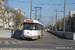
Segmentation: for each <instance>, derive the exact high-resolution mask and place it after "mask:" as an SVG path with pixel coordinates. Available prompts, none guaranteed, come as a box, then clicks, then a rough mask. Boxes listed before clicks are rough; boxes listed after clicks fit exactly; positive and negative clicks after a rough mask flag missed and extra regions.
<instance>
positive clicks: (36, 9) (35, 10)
mask: <svg viewBox="0 0 75 50" xmlns="http://www.w3.org/2000/svg"><path fill="white" fill-rule="evenodd" d="M35 20H37V9H36V8H35Z"/></svg>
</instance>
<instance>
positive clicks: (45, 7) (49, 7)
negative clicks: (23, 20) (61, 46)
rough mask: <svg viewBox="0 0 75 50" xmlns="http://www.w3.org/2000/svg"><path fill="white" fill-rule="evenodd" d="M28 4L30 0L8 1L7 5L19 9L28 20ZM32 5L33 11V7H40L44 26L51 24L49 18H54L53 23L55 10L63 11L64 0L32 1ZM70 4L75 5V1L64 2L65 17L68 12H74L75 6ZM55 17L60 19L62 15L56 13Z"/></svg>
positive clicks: (61, 13) (67, 0)
mask: <svg viewBox="0 0 75 50" xmlns="http://www.w3.org/2000/svg"><path fill="white" fill-rule="evenodd" d="M30 2H31V0H9V2H8V4H9V6H11V7H13V8H20V9H21V10H22V11H23V12H25V16H26V17H28V18H30ZM32 3H33V4H32V9H33V10H34V7H42V21H43V22H44V26H46V25H49V24H51V22H50V21H51V16H54V17H53V20H54V21H53V23H54V22H55V15H56V12H55V10H58V11H63V10H64V4H63V3H64V0H33V1H32ZM36 3H38V4H36ZM41 3H43V4H41ZM71 3H75V0H66V17H67V16H68V15H69V11H75V4H71ZM54 4H56V5H54ZM57 4H62V5H61V6H60V5H57ZM57 15H58V16H57V17H58V18H59V19H62V18H63V16H64V13H63V12H58V14H57ZM48 16H50V17H48ZM32 18H34V11H33V12H32Z"/></svg>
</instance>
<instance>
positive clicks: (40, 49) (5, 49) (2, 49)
mask: <svg viewBox="0 0 75 50" xmlns="http://www.w3.org/2000/svg"><path fill="white" fill-rule="evenodd" d="M0 50H56V49H42V48H0Z"/></svg>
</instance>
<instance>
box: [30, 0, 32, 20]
mask: <svg viewBox="0 0 75 50" xmlns="http://www.w3.org/2000/svg"><path fill="white" fill-rule="evenodd" d="M31 18H32V0H31V8H30V19H31Z"/></svg>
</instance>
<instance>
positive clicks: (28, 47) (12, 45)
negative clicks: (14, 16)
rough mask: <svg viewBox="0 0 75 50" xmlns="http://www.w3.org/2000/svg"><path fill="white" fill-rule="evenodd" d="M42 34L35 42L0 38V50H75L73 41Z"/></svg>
mask: <svg viewBox="0 0 75 50" xmlns="http://www.w3.org/2000/svg"><path fill="white" fill-rule="evenodd" d="M43 34H44V35H43V37H42V38H41V39H37V40H21V39H14V38H10V39H7V38H6V39H5V38H0V50H5V49H7V50H20V49H22V50H58V49H59V50H63V49H64V50H75V41H73V40H69V39H63V38H59V37H57V36H55V35H53V34H51V33H48V32H44V33H43Z"/></svg>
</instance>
